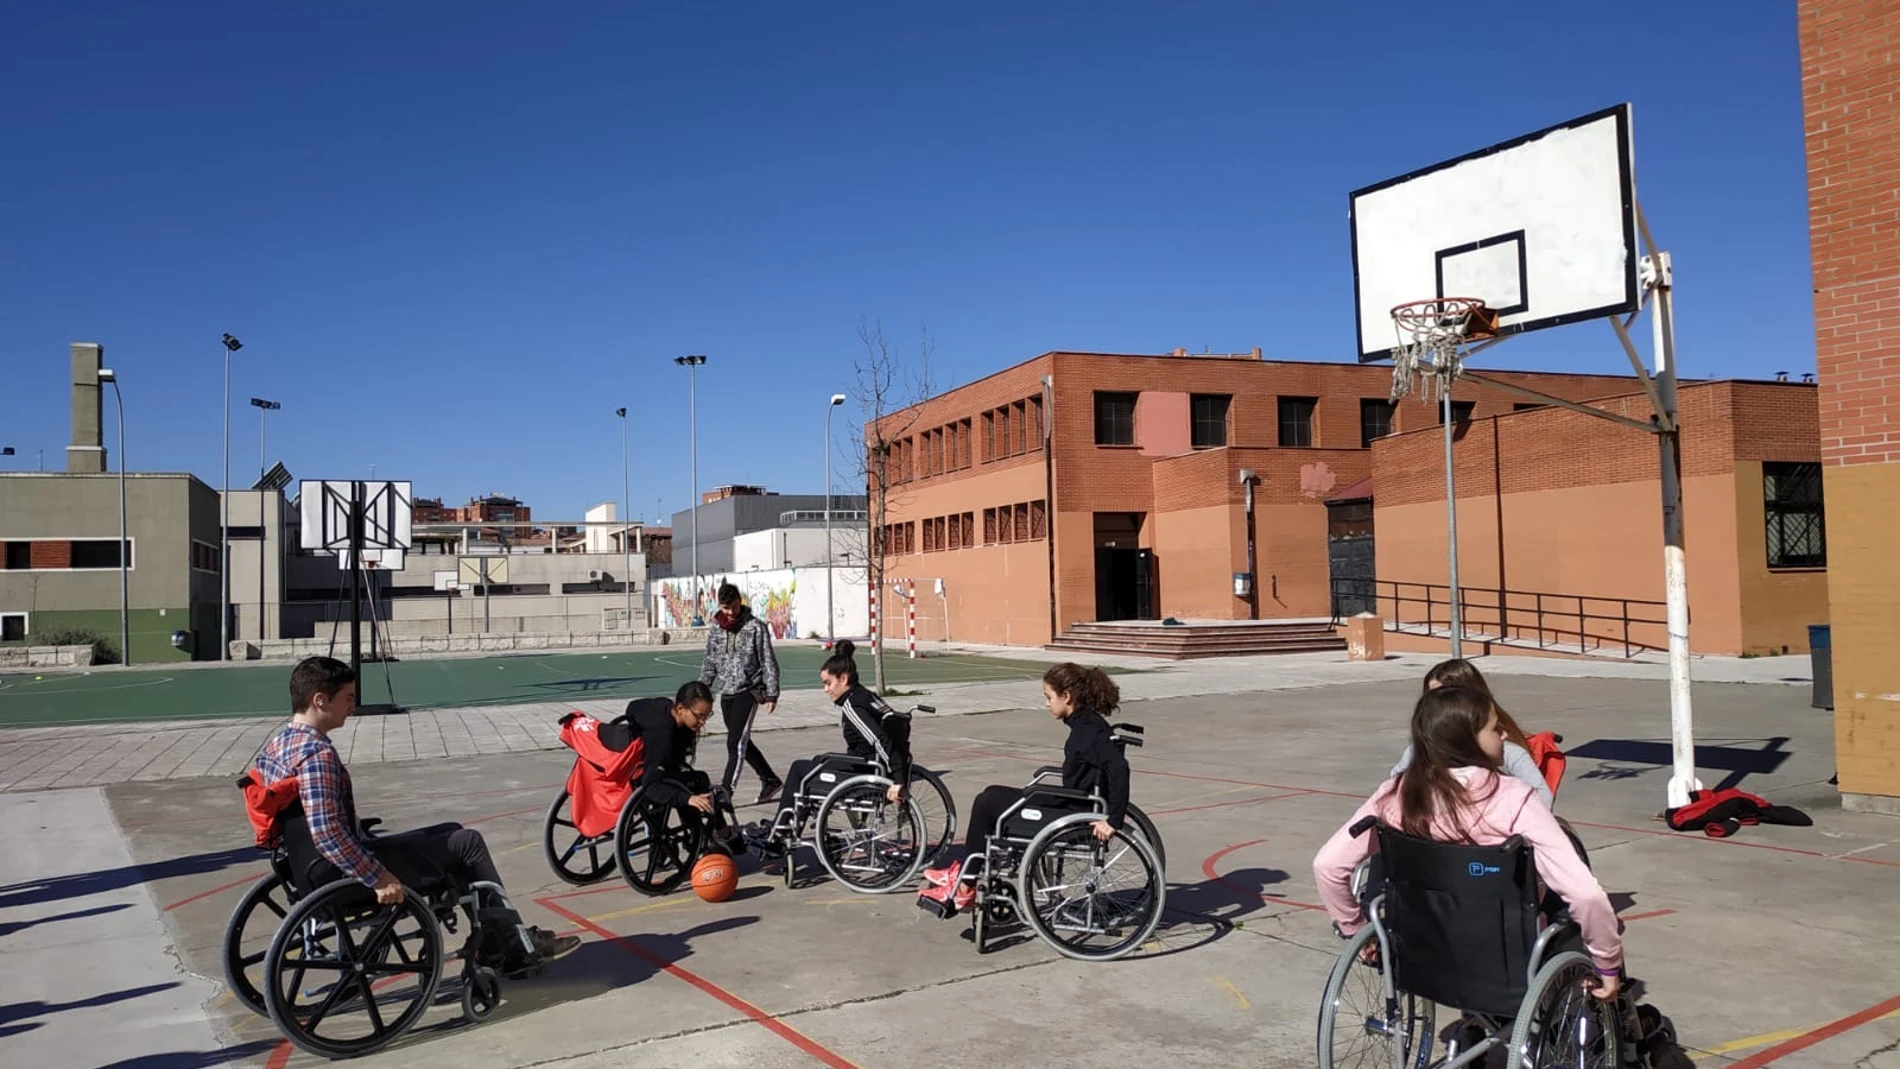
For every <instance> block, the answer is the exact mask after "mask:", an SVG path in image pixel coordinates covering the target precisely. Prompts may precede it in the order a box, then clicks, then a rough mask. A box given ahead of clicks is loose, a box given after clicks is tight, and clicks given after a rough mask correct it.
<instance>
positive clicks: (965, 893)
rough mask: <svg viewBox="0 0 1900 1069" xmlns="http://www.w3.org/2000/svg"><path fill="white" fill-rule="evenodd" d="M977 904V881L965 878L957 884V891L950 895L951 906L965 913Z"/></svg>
mask: <svg viewBox="0 0 1900 1069" xmlns="http://www.w3.org/2000/svg"><path fill="white" fill-rule="evenodd" d="M974 905H976V881H975V880H965V881H963V882H962V883H959V884H957V893H956V894H954V895H952V896H951V897H950V908H951V909H954V910H956V911H957V912H958V913H964V912H967V911H968V910H969V908H970V907H971V906H974Z"/></svg>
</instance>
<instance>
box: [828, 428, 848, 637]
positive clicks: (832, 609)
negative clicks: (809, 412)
mask: <svg viewBox="0 0 1900 1069" xmlns="http://www.w3.org/2000/svg"><path fill="white" fill-rule="evenodd" d="M841 404H844V394H841V393H834V394H832V395H831V403H830V404H828V405H826V406H825V641H826V642H836V641H838V634H837V632H838V611H837V608H836V606H834V605H833V604H832V599H833V597H834V595H833V594H832V587H833V586H834V585H835V583H836V580H835V579H833V577H832V571H831V410H832V409H834V408H837V407H838V406H839V405H841Z"/></svg>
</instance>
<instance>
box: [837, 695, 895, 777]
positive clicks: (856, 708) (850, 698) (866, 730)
mask: <svg viewBox="0 0 1900 1069" xmlns="http://www.w3.org/2000/svg"><path fill="white" fill-rule="evenodd" d="M838 710H839V712H840V713H841V714H842V717H841V720H842V724H841V726H842V727H843V728H844V747H845V751H846V752H847V753H849V754H851V756H853V757H859V758H863V759H864V760H867V761H877V762H879V763H880V764H882V765H883V766H884V767H885V768H886V769H888V770H889V771H890V777H891V780H892V781H893V782H895V783H896V784H897V785H898V786H900V787H903V786H909V785H910V714H908V713H900V712H898V711H897V710H895V709H893V708H891V706H890V704H889V703H887V702H886V701H885V700H884V699H883V698H880V697H878V696H877V695H875V694H873V693H871V692H870V691H869V690H867V689H866V688H865V687H864V685H863V684H855V685H853V686H852V688H851V689H850V690H847V691H845V692H844V697H842V698H840V699H838Z"/></svg>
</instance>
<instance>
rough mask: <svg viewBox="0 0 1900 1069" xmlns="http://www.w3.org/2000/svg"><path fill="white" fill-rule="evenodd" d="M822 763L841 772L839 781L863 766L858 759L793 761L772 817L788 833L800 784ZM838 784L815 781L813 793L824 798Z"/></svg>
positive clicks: (812, 788)
mask: <svg viewBox="0 0 1900 1069" xmlns="http://www.w3.org/2000/svg"><path fill="white" fill-rule="evenodd" d="M820 765H822V766H824V767H826V768H830V769H834V770H836V771H837V772H838V773H839V777H838V782H839V783H842V782H844V777H845V776H846V775H849V774H852V773H855V772H856V771H858V769H859V768H860V767H862V766H861V765H860V764H859V763H858V762H856V761H851V762H845V761H819V760H818V759H817V758H816V757H801V758H799V759H798V760H796V761H793V762H792V767H791V768H790V769H789V770H788V771H787V772H786V774H785V793H784V794H781V795H779V798H778V812H777V813H776V814H774V815H773V817H772V820H773V821H774V822H775V823H776V824H777V825H778V826H779V827H780V828H783V829H785V831H786V833H787V834H789V833H790V832H791V830H792V805H793V803H794V802H796V801H797V800H798V785H799V784H801V783H803V782H805V777H806V776H809V775H811V774H812V773H813V772H815V771H817V770H818V769H819V767H820ZM836 785H837V784H836V783H813V784H812V787H811V793H812V794H814V795H816V796H818V797H820V798H822V797H823V796H824V794H825V793H826V790H827V789H828V788H830V787H834V786H836Z"/></svg>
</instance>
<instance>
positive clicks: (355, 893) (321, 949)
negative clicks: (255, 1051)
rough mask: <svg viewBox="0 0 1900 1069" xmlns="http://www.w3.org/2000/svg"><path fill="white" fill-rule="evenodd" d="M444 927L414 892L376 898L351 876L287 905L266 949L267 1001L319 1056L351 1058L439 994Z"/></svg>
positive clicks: (399, 1030)
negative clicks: (388, 899) (398, 898)
mask: <svg viewBox="0 0 1900 1069" xmlns="http://www.w3.org/2000/svg"><path fill="white" fill-rule="evenodd" d="M441 979H442V933H441V932H440V931H439V930H438V929H437V927H436V917H435V913H434V911H433V910H432V909H431V908H430V906H429V904H428V903H426V902H424V901H423V900H422V899H421V898H419V897H417V895H416V894H415V893H414V892H413V891H412V892H410V893H409V895H408V896H407V897H405V898H404V899H403V901H402V902H401V903H399V904H397V905H394V906H379V905H377V904H376V900H375V898H374V897H372V896H371V895H370V893H369V889H368V888H366V887H364V886H363V885H362V884H361V883H359V882H358V881H356V880H351V879H342V880H337V881H336V882H334V883H330V884H326V885H325V886H323V887H321V888H319V889H318V890H316V891H314V892H312V893H311V894H310V895H308V896H306V897H305V898H304V899H303V900H302V901H300V902H298V903H297V905H296V906H295V907H294V908H292V909H291V911H290V916H288V917H286V918H285V919H284V923H283V925H282V926H281V927H279V928H278V929H277V935H276V936H275V937H274V938H273V939H272V940H271V945H270V950H269V952H268V953H267V954H266V955H265V958H264V1005H265V1007H266V1008H267V1009H268V1010H269V1012H270V1019H271V1021H272V1022H273V1023H275V1024H276V1025H277V1027H278V1029H279V1030H280V1031H281V1032H283V1034H284V1038H285V1039H288V1040H290V1041H291V1042H292V1043H294V1044H296V1045H297V1047H299V1048H301V1049H302V1050H305V1051H307V1052H309V1053H311V1054H314V1055H316V1056H318V1057H320V1058H354V1057H358V1056H360V1055H364V1054H369V1053H371V1052H373V1051H377V1050H380V1049H382V1048H383V1047H385V1046H387V1045H388V1044H390V1043H392V1042H394V1041H395V1040H396V1039H398V1038H400V1037H401V1036H402V1035H403V1033H405V1032H407V1031H408V1030H409V1029H410V1028H411V1027H413V1026H414V1025H415V1023H416V1022H417V1021H418V1020H420V1019H421V1017H422V1015H423V1014H424V1013H425V1012H427V1011H428V1009H429V1005H430V1004H431V1003H432V1002H433V1001H434V1000H435V989H436V984H437V983H438V982H439V981H440V980H441Z"/></svg>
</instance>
